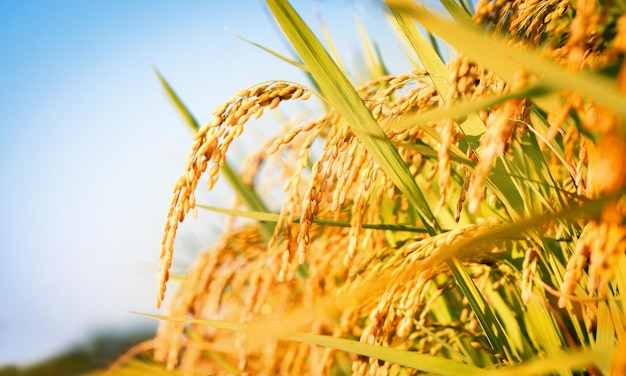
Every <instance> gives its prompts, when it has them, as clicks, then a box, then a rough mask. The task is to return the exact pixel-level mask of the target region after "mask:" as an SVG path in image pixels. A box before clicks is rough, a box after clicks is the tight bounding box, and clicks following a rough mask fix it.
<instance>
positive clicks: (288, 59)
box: [226, 29, 309, 73]
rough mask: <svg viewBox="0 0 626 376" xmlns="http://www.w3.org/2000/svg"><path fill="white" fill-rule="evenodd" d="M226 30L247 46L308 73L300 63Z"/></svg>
mask: <svg viewBox="0 0 626 376" xmlns="http://www.w3.org/2000/svg"><path fill="white" fill-rule="evenodd" d="M226 30H227V31H228V32H230V33H231V34H233V35H234V36H236V37H237V38H239V39H241V40H243V41H244V42H246V43H249V44H251V45H253V46H255V47H258V48H260V49H262V50H263V51H265V52H267V53H268V54H270V55H272V56H274V57H277V58H279V59H280V60H282V61H284V62H285V63H287V64H289V65H293V66H294V67H296V68H298V69H301V70H302V71H304V72H306V73H309V70H308V68H307V67H306V66H305V65H304V64H302V63H300V62H298V61H296V60H293V59H290V58H288V57H287V56H285V55H282V54H279V53H278V52H276V51H274V50H272V49H270V48H268V47H265V46H264V45H262V44H259V43H256V42H253V41H251V40H250V39H247V38H244V37H243V36H242V35H240V34H238V33H236V32H234V31H232V30H230V29H226Z"/></svg>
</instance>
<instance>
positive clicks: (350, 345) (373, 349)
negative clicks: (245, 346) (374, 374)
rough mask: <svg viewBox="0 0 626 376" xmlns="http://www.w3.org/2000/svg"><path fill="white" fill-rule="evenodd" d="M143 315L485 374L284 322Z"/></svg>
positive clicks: (449, 371) (443, 370)
mask: <svg viewBox="0 0 626 376" xmlns="http://www.w3.org/2000/svg"><path fill="white" fill-rule="evenodd" d="M142 315H144V316H147V317H152V318H155V319H160V320H169V321H175V322H184V323H193V324H197V325H205V326H211V327H214V328H218V329H225V330H233V331H239V332H246V333H251V334H255V333H256V334H260V335H262V336H271V337H273V338H279V339H284V340H288V341H295V342H301V343H308V344H313V345H318V346H322V347H331V348H334V349H337V350H341V351H345V352H348V353H352V354H358V355H362V356H368V357H375V358H378V359H380V360H385V361H389V362H393V363H396V364H399V365H402V366H405V367H411V368H414V369H418V370H422V371H424V372H429V373H434V374H438V375H450V376H453V375H483V374H486V373H485V371H484V370H482V369H480V368H478V367H473V366H470V365H467V364H463V363H459V362H455V361H452V360H449V359H445V358H441V357H436V356H431V355H425V354H418V353H415V352H412V351H405V350H398V349H394V348H390V347H382V346H377V345H371V344H367V343H362V342H359V341H355V340H350V339H344V338H336V337H332V336H325V335H318V334H308V333H302V332H294V331H288V330H285V329H284V325H282V324H280V325H277V324H269V325H271V326H269V327H268V325H258V324H256V325H255V324H239V323H234V322H228V321H222V320H205V319H193V318H189V317H176V316H159V315H150V314H142Z"/></svg>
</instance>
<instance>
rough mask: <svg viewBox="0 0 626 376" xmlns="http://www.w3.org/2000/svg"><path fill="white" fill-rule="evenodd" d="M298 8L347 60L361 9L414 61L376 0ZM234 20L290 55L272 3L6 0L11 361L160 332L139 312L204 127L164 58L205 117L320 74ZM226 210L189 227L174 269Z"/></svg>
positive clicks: (205, 240) (3, 159)
mask: <svg viewBox="0 0 626 376" xmlns="http://www.w3.org/2000/svg"><path fill="white" fill-rule="evenodd" d="M292 4H293V5H294V7H296V9H297V10H298V11H299V12H300V14H301V15H302V16H303V17H304V18H305V20H306V21H307V22H308V23H309V24H310V25H311V26H312V27H313V29H314V30H315V31H316V32H317V33H318V35H319V16H320V15H321V17H322V18H323V20H324V23H325V24H326V25H327V27H328V29H329V31H330V33H331V34H332V36H333V38H334V40H335V42H336V44H337V46H338V49H339V51H340V52H341V54H342V56H343V58H344V60H345V62H346V63H347V65H348V67H356V66H358V65H360V63H359V60H360V59H361V58H362V57H361V55H360V48H359V43H360V39H359V34H358V31H357V28H356V23H355V18H356V17H357V16H358V18H359V19H360V20H361V21H362V22H363V24H364V25H366V27H367V30H368V33H369V34H370V36H371V37H372V38H373V39H374V40H375V41H376V42H378V44H379V47H380V48H381V50H382V55H383V56H385V58H386V59H385V63H386V64H387V66H388V68H389V69H390V71H391V72H393V73H404V72H408V71H409V70H410V69H412V67H411V65H410V64H409V62H408V60H407V59H406V58H405V57H404V55H403V53H402V50H401V44H400V41H398V40H397V39H396V37H395V36H394V34H393V31H392V30H391V29H390V28H389V26H388V25H387V23H386V21H385V19H384V17H383V15H382V13H381V7H380V4H379V3H378V2H377V1H374V0H333V1H320V0H296V1H293V2H292ZM225 27H226V28H228V29H230V30H233V31H235V32H237V33H239V34H241V35H243V36H244V37H246V38H248V39H252V40H254V41H255V42H258V43H260V44H262V45H264V46H266V47H268V48H271V49H273V50H276V51H277V52H280V53H283V54H285V55H289V54H290V51H289V49H288V48H287V47H286V46H285V44H284V43H283V41H282V40H281V35H280V31H279V30H278V29H277V27H276V26H275V25H274V23H273V20H272V19H271V17H270V16H269V13H267V11H266V10H265V5H264V2H263V1H257V0H237V1H200V0H198V1H192V0H184V1H177V2H168V1H162V0H158V1H153V0H135V1H132V2H127V1H121V0H90V1H83V0H64V1H61V2H51V1H43V0H39V1H37V0H32V1H18V0H0V114H1V116H2V118H1V119H2V120H1V123H0V176H1V182H2V188H1V189H2V192H1V194H0V215H1V218H2V219H0V221H1V222H0V367H2V366H3V365H7V364H18V365H22V364H29V363H32V362H37V361H40V360H42V359H45V358H47V357H50V356H53V355H56V354H58V353H61V352H63V351H66V350H67V349H69V348H71V347H73V346H80V345H81V344H83V343H86V341H88V339H89V338H90V336H93V335H96V334H99V333H114V332H115V333H124V332H127V331H128V332H130V331H133V330H135V329H137V328H143V329H146V330H151V329H154V328H155V327H156V322H155V321H154V320H152V319H148V318H145V317H142V316H139V315H137V314H134V313H132V312H145V313H159V312H158V311H157V310H156V309H155V308H154V299H155V295H156V291H157V283H156V269H157V265H158V253H159V250H160V239H161V231H162V227H163V224H164V221H165V214H166V212H167V207H168V205H169V200H170V194H171V189H172V187H173V184H174V182H175V180H176V178H177V177H178V175H179V174H180V173H181V172H182V168H183V167H184V159H185V156H186V153H187V149H188V147H189V145H190V142H191V134H190V133H189V131H188V130H187V129H186V127H185V126H184V124H183V122H182V121H181V120H180V119H179V118H178V116H177V114H176V112H175V110H174V109H173V108H172V107H171V106H170V104H169V102H168V100H167V98H166V96H165V94H164V93H163V91H162V89H161V87H160V85H159V83H158V81H157V79H156V77H155V75H154V72H153V71H152V68H151V64H154V66H156V67H157V68H158V69H159V70H160V71H161V73H162V74H163V75H164V76H165V77H166V78H167V79H168V81H169V82H170V84H171V85H172V86H173V87H174V88H175V90H176V91H177V93H178V94H179V95H180V96H181V97H182V99H183V100H184V101H185V103H186V104H187V105H188V107H189V108H190V109H191V110H192V111H193V112H194V114H195V115H196V117H197V118H198V119H199V120H200V121H201V122H204V121H208V120H209V119H210V114H211V112H212V110H213V109H214V108H215V107H216V106H217V105H219V104H220V103H222V102H224V101H225V100H227V99H228V98H229V97H230V96H232V95H233V94H234V93H235V92H237V91H239V90H240V89H243V88H246V87H248V86H250V85H252V84H254V83H257V82H260V81H266V80H272V79H284V80H292V81H299V82H306V78H305V76H304V75H303V74H302V73H301V72H299V71H298V70H297V69H296V68H294V67H291V66H289V65H288V64H286V63H285V62H282V61H280V60H278V59H276V58H275V57H273V56H271V55H270V54H268V53H266V52H264V51H262V50H260V49H258V48H256V47H254V46H252V45H250V44H247V43H246V42H244V41H242V40H240V39H238V38H236V37H235V36H233V35H232V34H231V33H229V32H228V31H225ZM270 120H271V119H270ZM257 134H258V133H257ZM242 145H243V146H239V149H238V154H239V155H242V154H245V150H246V147H247V146H245V144H242ZM236 154H237V153H236ZM201 197H202V198H203V199H204V201H201V203H208V204H211V203H212V204H216V203H217V204H219V205H222V206H223V205H228V200H229V197H230V196H229V193H228V191H227V190H225V189H223V185H222V188H220V189H218V190H216V191H213V192H211V193H210V194H206V195H203V196H201ZM223 221H224V218H223V217H219V216H217V215H216V214H210V213H207V212H204V213H200V216H199V219H198V220H196V221H186V222H185V224H184V225H183V226H182V232H181V234H180V236H179V239H178V241H177V250H176V251H177V252H176V256H175V258H176V261H175V272H181V273H182V272H183V271H184V268H185V266H186V265H188V264H189V263H190V262H191V261H192V260H193V258H194V255H195V253H196V252H197V250H198V249H200V248H202V247H205V246H207V245H208V244H210V243H211V241H213V240H214V239H215V237H216V233H217V230H219V228H220V226H221V224H222V223H223ZM172 289H173V287H172V286H170V292H171V291H172Z"/></svg>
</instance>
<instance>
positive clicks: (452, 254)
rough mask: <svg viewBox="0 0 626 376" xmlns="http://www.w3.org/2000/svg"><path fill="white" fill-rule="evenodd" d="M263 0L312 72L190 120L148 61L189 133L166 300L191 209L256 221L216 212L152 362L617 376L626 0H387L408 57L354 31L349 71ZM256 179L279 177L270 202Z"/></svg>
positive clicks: (243, 370)
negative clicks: (409, 65)
mask: <svg viewBox="0 0 626 376" xmlns="http://www.w3.org/2000/svg"><path fill="white" fill-rule="evenodd" d="M266 2H267V5H268V7H269V9H270V10H271V12H272V14H273V16H274V17H275V19H276V22H277V23H278V24H279V26H280V28H281V29H282V31H283V32H284V34H285V36H286V37H287V38H288V40H289V42H290V43H291V44H292V46H293V48H294V49H295V51H297V54H298V59H297V60H299V61H295V60H293V59H288V58H285V57H283V59H284V60H285V61H286V62H285V63H286V64H287V63H293V64H295V65H297V66H299V67H301V68H302V69H304V70H305V71H306V72H307V73H308V74H310V77H311V81H310V82H308V83H306V84H299V83H293V82H282V81H271V82H264V83H259V84H258V85H255V86H253V87H250V88H246V89H243V90H241V91H240V92H238V93H236V94H235V95H234V96H233V97H232V98H231V99H229V100H228V101H226V102H224V103H223V104H221V105H219V106H217V107H216V109H215V111H214V112H213V118H212V119H211V120H209V121H208V122H207V123H206V124H204V125H200V124H198V123H197V122H196V120H195V118H194V117H193V116H192V115H191V114H190V112H189V111H188V110H187V109H186V108H185V106H184V104H183V102H182V101H181V100H180V99H178V97H177V96H176V94H175V93H174V91H173V90H172V89H171V88H170V87H169V85H168V84H167V82H166V81H165V79H163V77H161V76H159V77H160V79H161V82H162V83H163V85H164V87H165V88H166V90H167V92H168V93H169V95H170V97H171V98H172V101H173V103H174V104H175V105H176V106H177V108H178V109H179V110H180V112H181V113H182V114H183V116H184V118H185V119H187V121H188V123H189V125H190V126H191V127H192V128H193V130H194V133H195V136H194V139H193V143H192V146H191V149H190V152H189V154H188V156H187V162H186V165H185V167H184V169H183V173H182V174H181V177H180V178H179V179H178V181H177V182H176V183H175V188H174V194H173V197H172V201H171V206H170V210H169V213H168V214H167V220H166V225H165V228H164V236H163V241H162V245H163V247H162V249H161V254H160V260H161V261H160V268H159V281H160V286H159V292H158V296H157V306H160V305H161V304H162V303H163V301H164V299H165V291H166V286H167V282H168V279H169V269H170V266H171V262H172V257H173V254H174V239H175V237H176V232H177V230H178V227H179V225H180V224H181V223H182V222H183V220H184V219H185V217H186V216H187V215H188V214H189V213H190V212H192V213H194V214H195V211H196V210H197V209H201V210H204V209H208V210H210V211H212V212H213V213H211V215H217V214H215V213H222V214H224V215H229V216H231V217H232V218H248V219H252V220H253V221H237V220H233V221H231V222H229V223H228V225H227V226H225V228H224V229H223V232H222V235H221V237H220V238H219V240H218V241H217V242H216V243H215V244H213V245H211V247H209V249H208V250H206V251H203V252H200V253H198V256H197V259H196V261H195V263H194V264H193V265H192V266H191V267H190V269H189V270H188V271H187V273H186V275H185V276H184V278H183V280H182V281H181V282H180V284H179V286H178V290H177V291H176V292H174V293H169V294H168V295H169V296H168V299H167V305H166V307H167V308H166V312H165V313H164V314H163V315H162V316H154V317H156V318H159V319H161V320H162V321H161V325H160V327H159V330H158V333H157V334H156V336H155V338H154V340H153V341H151V342H150V343H148V344H147V345H146V344H143V345H142V346H143V348H145V347H146V346H147V347H148V350H147V353H148V355H149V356H150V357H153V361H154V362H156V364H162V366H161V367H160V368H158V369H159V372H162V373H164V374H169V373H172V374H179V373H180V374H253V375H256V374H292V375H307V374H317V375H326V374H331V375H343V374H356V375H366V374H376V375H382V374H392V375H413V374H422V373H428V374H441V375H458V374H466V375H470V374H471V375H482V374H485V375H491V374H499V375H537V374H560V375H570V374H590V375H604V374H606V375H608V374H613V375H622V374H626V335H625V326H626V316H625V312H624V306H623V300H622V298H621V296H620V293H621V291H625V289H626V272H625V271H626V257H625V250H626V229H625V227H624V216H625V214H626V208H625V207H624V201H623V195H624V188H625V186H626V153H625V150H626V137H625V134H626V133H625V132H626V129H625V126H624V122H623V120H622V119H623V118H624V116H625V115H626V96H625V95H624V93H625V92H626V64H625V63H624V54H625V53H626V15H624V11H625V10H626V3H625V2H624V1H613V2H596V1H590V0H576V1H574V0H546V1H536V0H511V1H502V0H480V1H478V3H477V4H475V6H474V5H472V4H471V3H470V2H468V1H466V0H442V1H441V3H442V5H443V6H444V8H445V9H446V10H447V12H448V14H437V13H435V12H433V11H431V10H429V9H428V8H427V7H423V6H421V5H418V4H416V3H413V2H411V1H408V0H388V1H387V2H386V6H387V10H386V12H385V16H386V17H387V18H388V20H389V22H390V23H391V24H392V25H393V26H394V28H395V30H396V31H397V34H398V36H399V38H401V39H402V40H403V41H404V42H405V43H406V48H407V58H409V59H412V61H414V62H415V67H414V68H415V69H414V70H413V71H411V72H406V73H404V74H396V75H390V74H388V73H387V72H386V71H385V68H384V62H383V61H382V60H380V59H379V57H378V56H377V55H376V54H375V53H373V51H376V48H375V46H373V45H370V44H368V42H367V38H366V37H364V41H365V46H366V47H365V48H366V49H367V50H369V51H370V54H368V56H370V58H369V59H368V61H366V62H364V63H363V64H364V66H367V67H368V69H367V72H368V73H369V74H370V77H368V79H367V80H366V81H363V82H365V84H363V85H358V84H356V82H358V80H357V79H356V78H354V77H349V76H348V75H347V74H346V73H345V70H344V69H343V67H342V65H341V64H340V63H339V61H340V60H339V57H338V56H332V55H331V54H330V53H329V52H328V50H327V49H325V48H324V47H323V45H322V43H321V42H320V41H319V40H318V39H317V38H316V36H315V35H314V34H313V33H312V32H311V31H310V29H309V28H308V26H307V25H306V24H305V23H304V22H303V21H302V19H301V18H300V16H299V15H298V14H297V13H296V12H295V10H294V9H293V8H292V7H291V6H290V4H289V3H288V2H287V1H285V0H267V1H266ZM418 25H419V26H421V27H422V28H423V29H422V30H425V31H426V32H427V33H426V34H425V33H423V32H422V31H420V29H419V28H418ZM435 37H436V38H438V40H439V42H435ZM440 43H446V44H447V46H448V47H449V48H450V50H451V51H454V52H453V53H451V57H450V58H449V59H447V60H446V61H444V60H443V59H442V57H441V53H440V50H439V49H438V46H439V44H440ZM327 44H329V41H327ZM272 53H273V52H272ZM382 58H383V59H384V57H382ZM312 96H314V97H317V98H319V99H320V100H321V101H322V103H324V105H323V106H321V107H320V108H321V109H318V111H317V116H314V117H311V118H307V119H305V120H299V121H294V122H293V123H290V126H289V127H287V128H285V130H284V131H282V132H280V134H277V135H276V136H275V137H273V138H271V139H270V140H268V142H267V143H266V144H263V145H259V149H258V150H257V151H256V152H255V153H253V154H251V155H249V156H248V158H247V160H246V161H245V162H244V163H243V165H242V166H241V167H240V168H239V169H238V171H236V169H234V168H233V167H232V166H231V165H230V164H229V163H228V162H227V155H228V150H229V147H230V145H231V143H232V142H233V141H234V140H235V139H236V138H237V137H239V136H240V135H241V134H242V133H244V132H246V127H248V126H251V123H252V122H254V119H256V118H259V117H260V116H262V115H263V114H264V113H266V112H268V111H271V110H274V109H277V108H280V107H281V105H282V104H283V103H285V102H288V101H306V100H307V99H308V98H310V97H312ZM203 177H207V179H208V187H207V188H208V190H211V189H212V188H213V186H214V184H215V182H216V181H217V180H218V179H220V178H222V177H225V178H227V179H228V181H229V182H230V183H231V186H232V187H233V189H235V191H236V192H237V198H238V199H237V201H236V202H235V203H234V204H233V205H232V207H223V208H215V207H207V206H204V205H202V204H201V203H199V202H196V196H195V192H196V191H197V190H198V189H200V188H199V187H198V183H199V182H200V180H201V178H203ZM259 187H270V189H273V190H279V191H280V190H281V189H282V191H281V192H282V193H281V194H282V196H281V197H283V198H284V201H283V203H282V206H281V207H280V210H279V211H277V212H272V211H270V210H269V209H268V205H267V203H266V202H265V201H264V197H265V196H264V194H261V190H260V189H259ZM199 215H204V213H200V214H199ZM207 215H208V214H207ZM129 358H132V356H130V357H129ZM153 361H152V360H151V361H150V363H149V364H150V365H151V366H154V363H152V362H153ZM146 364H148V363H145V362H144V363H142V362H137V360H133V361H128V362H126V361H121V362H120V365H119V366H118V368H116V369H117V371H119V372H122V371H124V370H126V371H132V370H133V369H135V368H133V367H146V366H147V365H146ZM154 367H158V366H154Z"/></svg>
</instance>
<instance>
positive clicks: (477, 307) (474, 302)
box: [447, 258, 520, 363]
mask: <svg viewBox="0 0 626 376" xmlns="http://www.w3.org/2000/svg"><path fill="white" fill-rule="evenodd" d="M447 264H448V267H449V268H450V270H451V271H452V274H453V275H454V279H455V280H456V281H457V284H458V286H459V288H460V289H461V292H462V293H463V296H465V297H466V298H467V300H468V302H469V304H470V307H472V311H474V314H475V315H476V318H477V319H478V322H479V323H480V325H481V327H482V328H483V331H484V332H485V336H486V337H487V340H488V341H489V344H490V345H491V347H492V348H493V349H494V350H496V351H497V352H498V353H499V354H501V355H503V356H504V357H505V358H506V359H507V360H508V361H509V363H517V362H519V361H520V358H519V355H518V354H517V351H515V349H514V348H513V347H512V346H511V340H510V339H509V338H508V334H507V333H506V331H505V330H504V328H503V326H502V323H501V322H500V320H498V318H497V317H496V315H495V313H494V312H493V310H492V309H491V308H490V306H489V303H487V300H486V299H485V297H484V296H483V294H482V293H481V292H480V291H479V290H478V288H477V287H476V285H475V284H474V281H473V280H472V278H471V277H470V276H469V274H468V273H467V270H466V269H465V267H464V266H463V265H462V264H461V263H460V262H459V261H458V260H457V259H456V258H452V259H450V260H448V261H447Z"/></svg>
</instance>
